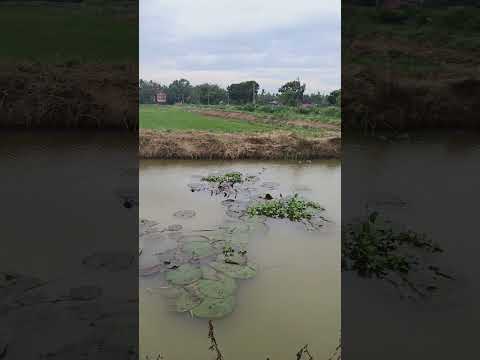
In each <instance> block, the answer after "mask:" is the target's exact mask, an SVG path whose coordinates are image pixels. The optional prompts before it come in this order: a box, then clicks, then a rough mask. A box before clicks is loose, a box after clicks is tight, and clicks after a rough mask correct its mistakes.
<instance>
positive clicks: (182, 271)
mask: <svg viewBox="0 0 480 360" xmlns="http://www.w3.org/2000/svg"><path fill="white" fill-rule="evenodd" d="M201 277H202V271H201V270H200V268H199V267H196V266H193V265H191V264H183V265H181V266H179V267H178V269H176V270H171V271H168V272H167V274H166V276H165V278H166V279H167V280H168V281H169V282H171V283H172V284H175V285H188V284H191V283H193V282H195V281H197V280H198V279H200V278H201Z"/></svg>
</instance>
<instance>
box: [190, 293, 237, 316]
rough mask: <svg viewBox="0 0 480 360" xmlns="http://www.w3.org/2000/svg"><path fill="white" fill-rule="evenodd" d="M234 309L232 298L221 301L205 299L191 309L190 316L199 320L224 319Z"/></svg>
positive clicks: (228, 297)
mask: <svg viewBox="0 0 480 360" xmlns="http://www.w3.org/2000/svg"><path fill="white" fill-rule="evenodd" d="M234 307H235V299H234V297H233V296H227V297H225V298H222V299H215V298H205V299H203V301H202V302H201V304H200V305H198V306H196V307H195V308H194V309H192V315H194V316H196V317H200V318H208V319H216V318H221V317H224V316H226V315H228V314H230V313H231V312H233V309H234Z"/></svg>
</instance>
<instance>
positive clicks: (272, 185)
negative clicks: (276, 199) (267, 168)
mask: <svg viewBox="0 0 480 360" xmlns="http://www.w3.org/2000/svg"><path fill="white" fill-rule="evenodd" d="M260 186H261V187H263V188H265V189H270V190H275V189H277V188H278V187H279V186H280V184H279V183H276V182H272V181H267V182H264V183H263V184H262V185H260Z"/></svg>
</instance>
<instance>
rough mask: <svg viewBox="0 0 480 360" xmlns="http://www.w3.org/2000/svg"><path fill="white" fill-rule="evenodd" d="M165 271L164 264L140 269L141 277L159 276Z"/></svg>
mask: <svg viewBox="0 0 480 360" xmlns="http://www.w3.org/2000/svg"><path fill="white" fill-rule="evenodd" d="M164 270H165V267H163V266H162V264H156V265H153V266H148V267H144V268H142V269H140V276H144V277H147V276H154V275H157V274H160V273H161V272H163V271H164Z"/></svg>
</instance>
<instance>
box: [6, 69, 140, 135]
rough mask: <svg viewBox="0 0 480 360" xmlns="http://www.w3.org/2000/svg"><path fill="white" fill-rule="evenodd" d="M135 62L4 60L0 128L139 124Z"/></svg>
mask: <svg viewBox="0 0 480 360" xmlns="http://www.w3.org/2000/svg"><path fill="white" fill-rule="evenodd" d="M137 71H138V70H137V67H136V65H132V64H95V63H92V64H69V63H66V64H58V65H46V64H36V63H22V64H18V65H12V64H0V127H19V128H97V129H98V128H101V129H107V128H115V129H128V130H135V129H137V128H138V110H137V103H138V95H137V93H138V90H137V86H138V85H137V80H136V79H137V75H136V74H137Z"/></svg>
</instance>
